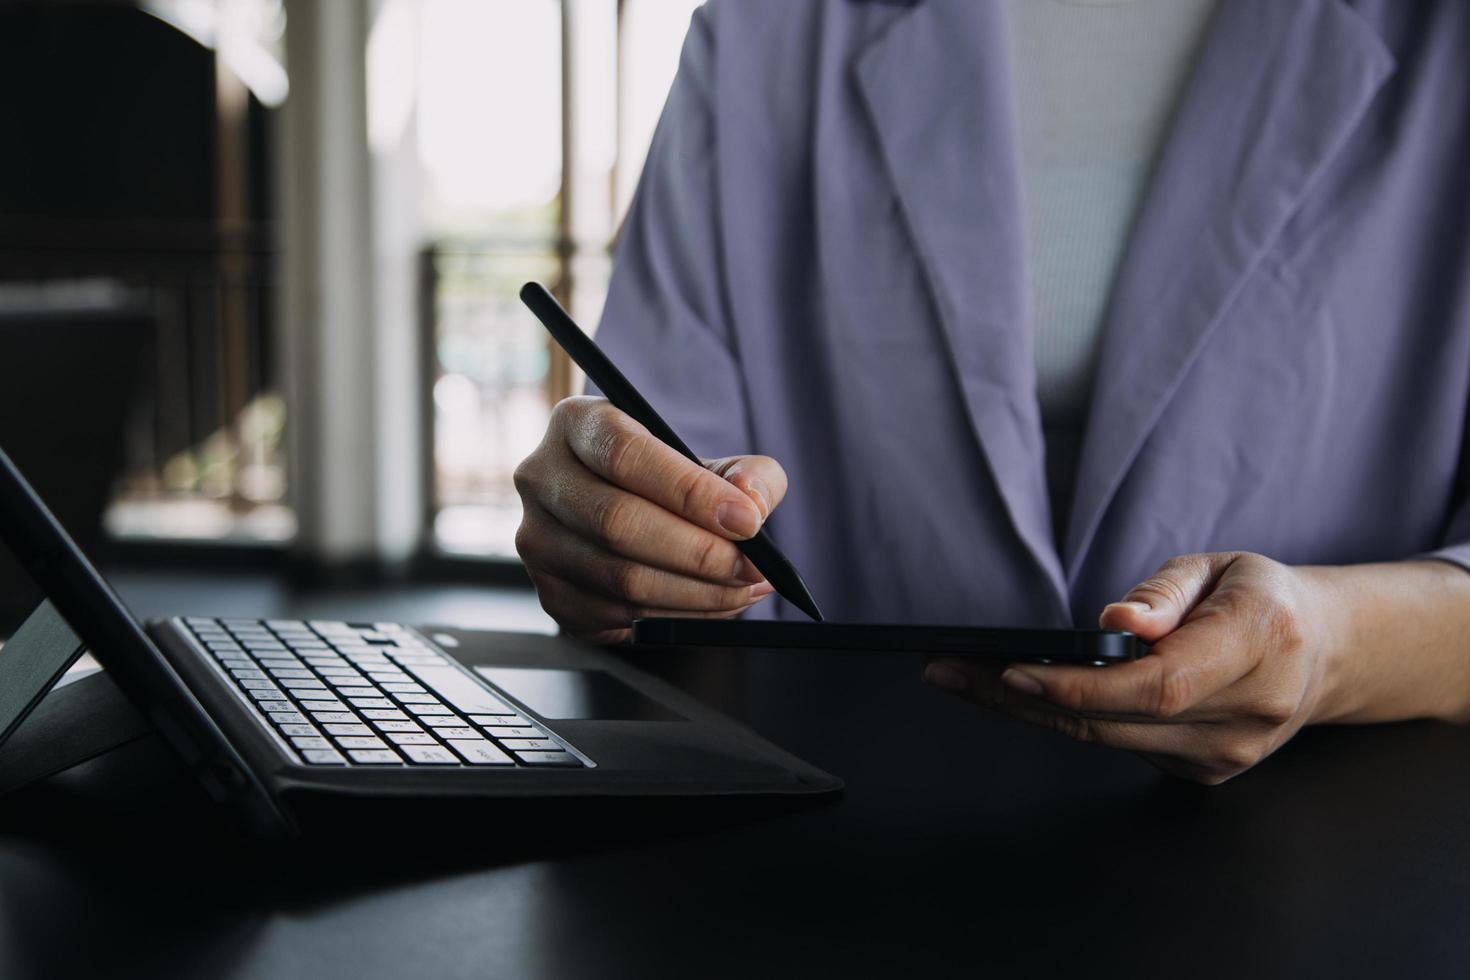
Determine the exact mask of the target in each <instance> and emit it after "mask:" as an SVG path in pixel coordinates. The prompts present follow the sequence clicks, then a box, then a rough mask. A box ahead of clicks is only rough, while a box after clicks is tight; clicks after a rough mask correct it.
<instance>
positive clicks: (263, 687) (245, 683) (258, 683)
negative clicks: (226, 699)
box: [239, 678, 280, 691]
mask: <svg viewBox="0 0 1470 980" xmlns="http://www.w3.org/2000/svg"><path fill="white" fill-rule="evenodd" d="M239 683H240V686H241V687H243V688H244V689H245V690H247V691H277V690H280V688H278V687H276V685H274V684H272V683H271V682H270V681H268V680H266V679H264V678H260V679H258V680H256V679H250V678H246V679H245V680H242V681H240V682H239Z"/></svg>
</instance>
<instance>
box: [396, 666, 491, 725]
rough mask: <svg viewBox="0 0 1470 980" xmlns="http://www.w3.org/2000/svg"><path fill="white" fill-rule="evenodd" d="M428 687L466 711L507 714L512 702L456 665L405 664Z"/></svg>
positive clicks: (468, 712) (466, 712)
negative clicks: (490, 689) (486, 687)
mask: <svg viewBox="0 0 1470 980" xmlns="http://www.w3.org/2000/svg"><path fill="white" fill-rule="evenodd" d="M402 666H403V669H404V670H407V671H409V672H410V673H411V674H413V675H414V676H415V677H417V678H418V679H419V680H421V681H423V682H424V686H425V687H429V688H432V689H433V691H434V693H435V694H437V695H439V696H440V697H441V698H443V699H444V700H446V701H448V702H449V703H450V704H452V705H454V706H455V707H456V708H458V709H459V710H460V711H463V712H464V713H465V714H467V715H475V714H479V715H508V714H510V713H511V709H510V706H509V705H507V704H506V703H505V702H504V701H502V700H500V699H499V698H497V697H496V696H495V695H493V694H491V693H490V692H489V691H487V690H485V689H484V688H483V687H481V686H480V685H479V684H477V683H476V682H475V680H474V679H473V678H470V677H466V676H465V675H464V674H462V673H461V672H460V671H458V670H456V669H455V668H453V667H441V666H438V665H436V664H403V665H402Z"/></svg>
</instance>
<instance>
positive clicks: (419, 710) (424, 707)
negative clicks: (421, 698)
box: [408, 703, 454, 717]
mask: <svg viewBox="0 0 1470 980" xmlns="http://www.w3.org/2000/svg"><path fill="white" fill-rule="evenodd" d="M408 710H409V711H412V712H413V713H414V714H416V715H418V716H420V717H424V716H427V715H452V714H454V712H453V711H451V710H449V709H448V708H446V707H444V705H442V704H438V703H435V704H411V705H409V706H408Z"/></svg>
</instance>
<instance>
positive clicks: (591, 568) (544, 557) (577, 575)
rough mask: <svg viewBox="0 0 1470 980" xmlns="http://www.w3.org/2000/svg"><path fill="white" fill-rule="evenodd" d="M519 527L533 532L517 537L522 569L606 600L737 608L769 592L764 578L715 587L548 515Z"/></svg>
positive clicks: (673, 606) (670, 606) (665, 606)
mask: <svg viewBox="0 0 1470 980" xmlns="http://www.w3.org/2000/svg"><path fill="white" fill-rule="evenodd" d="M525 526H529V527H531V528H533V529H534V530H533V531H532V532H530V533H523V534H520V535H518V538H517V542H516V547H517V549H518V550H519V551H520V553H521V557H522V558H523V559H524V560H525V562H526V565H527V566H528V567H531V568H535V569H537V570H539V571H543V572H546V573H547V574H550V575H554V576H556V577H557V578H560V579H563V580H565V581H568V582H572V583H575V584H576V585H578V586H580V587H581V588H583V589H586V590H588V591H590V592H594V593H597V594H599V595H602V596H605V597H607V598H609V599H616V600H619V601H622V602H626V603H632V604H634V605H638V606H645V607H659V608H663V609H678V610H681V611H690V612H693V611H698V610H721V609H733V608H737V607H743V606H746V605H748V604H750V603H751V602H754V601H755V600H757V599H760V598H762V597H764V596H767V595H769V594H770V593H771V592H772V591H773V589H772V586H771V584H770V583H769V582H758V583H756V584H754V585H749V584H740V585H721V584H717V583H714V582H709V581H705V580H703V579H697V578H693V577H690V576H688V575H681V574H678V573H677V572H670V571H666V570H664V569H662V568H656V567H654V566H652V565H645V564H643V563H641V562H638V561H635V560H633V559H630V558H628V557H626V556H624V555H619V554H616V553H614V552H611V551H608V550H607V549H605V548H602V547H601V546H599V545H597V544H594V543H593V542H590V541H587V540H585V539H583V538H580V537H578V536H577V535H575V534H573V533H571V531H569V530H568V529H566V528H562V527H559V526H556V525H555V524H553V523H552V522H551V520H550V517H549V515H545V516H544V517H543V516H542V515H537V516H536V517H534V518H532V519H531V520H530V521H528V522H527V523H526V525H525ZM701 533H702V532H701Z"/></svg>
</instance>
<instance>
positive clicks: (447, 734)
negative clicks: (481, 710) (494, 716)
mask: <svg viewBox="0 0 1470 980" xmlns="http://www.w3.org/2000/svg"><path fill="white" fill-rule="evenodd" d="M434 734H435V735H438V736H439V737H440V738H479V737H480V733H479V732H477V731H475V730H474V729H473V728H435V729H434ZM523 748H528V749H534V748H540V746H539V745H526V746H523ZM557 748H561V746H559V745H558V746H557Z"/></svg>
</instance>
